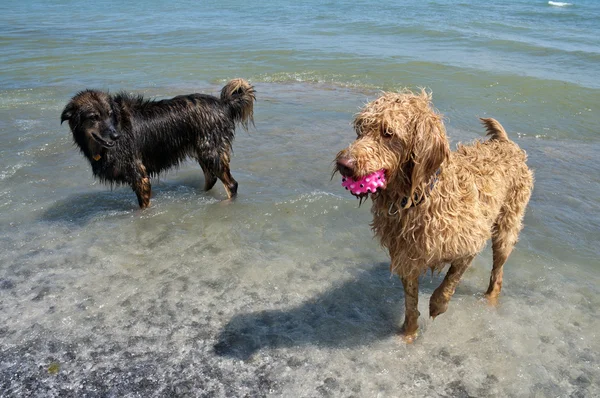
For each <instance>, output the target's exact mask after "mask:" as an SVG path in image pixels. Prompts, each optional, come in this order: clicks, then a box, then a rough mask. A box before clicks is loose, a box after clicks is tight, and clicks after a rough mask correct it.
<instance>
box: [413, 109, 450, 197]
mask: <svg viewBox="0 0 600 398" xmlns="http://www.w3.org/2000/svg"><path fill="white" fill-rule="evenodd" d="M415 133H416V134H415V135H414V137H413V143H412V151H411V163H412V171H411V172H410V185H411V187H410V196H409V197H410V198H413V200H420V199H421V197H422V196H423V195H424V194H425V193H426V192H427V187H428V185H429V184H431V179H432V177H433V175H434V174H435V173H436V172H437V170H438V169H439V167H440V166H441V165H442V163H443V162H444V161H445V160H447V159H448V157H449V156H450V146H449V144H448V139H447V138H446V132H445V128H444V125H443V123H442V117H441V116H440V115H437V114H430V115H427V116H426V117H424V118H423V120H420V121H418V122H417V124H416V126H415ZM415 198H416V199H415Z"/></svg>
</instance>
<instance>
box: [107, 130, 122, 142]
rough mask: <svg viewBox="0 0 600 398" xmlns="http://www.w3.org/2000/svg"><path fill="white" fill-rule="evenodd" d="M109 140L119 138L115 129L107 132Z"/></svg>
mask: <svg viewBox="0 0 600 398" xmlns="http://www.w3.org/2000/svg"><path fill="white" fill-rule="evenodd" d="M109 137H110V139H111V140H113V141H116V140H118V139H119V138H121V134H119V133H117V132H116V131H115V130H113V131H111V132H110V134H109Z"/></svg>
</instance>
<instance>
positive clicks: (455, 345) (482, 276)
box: [0, 0, 600, 397]
mask: <svg viewBox="0 0 600 398" xmlns="http://www.w3.org/2000/svg"><path fill="white" fill-rule="evenodd" d="M598 21H600V3H598V2H596V1H592V0H587V1H575V2H573V3H572V4H571V5H566V6H560V7H559V6H552V5H550V4H549V3H548V2H545V1H534V2H530V1H517V0H511V1H504V2H494V3H488V2H485V3H483V2H475V1H462V2H450V1H422V2H416V1H415V2H382V1H378V2H375V1H352V2H349V1H348V2H344V1H342V2H317V1H309V2H303V3H301V4H300V3H298V4H288V3H287V2H283V1H263V2H261V3H260V4H248V3H246V2H240V1H233V0H232V1H222V2H218V3H214V4H213V3H209V2H192V1H171V2H158V1H146V2H144V3H143V4H142V3H138V4H136V3H132V2H126V3H123V2H111V1H98V2H84V3H82V2H74V1H61V2H54V3H51V4H49V3H48V2H41V1H28V0H23V1H13V0H5V1H3V2H2V3H1V4H0V46H1V48H2V56H1V58H0V137H1V138H2V141H1V144H0V358H1V359H0V395H1V396H36V395H37V396H70V395H71V396H82V395H85V394H87V395H88V396H126V395H128V396H169V394H170V395H174V396H204V395H206V396H228V397H229V396H244V395H249V396H266V395H272V396H311V397H312V396H378V395H379V396H440V395H446V396H569V395H573V396H597V395H599V394H600V354H599V352H600V344H599V341H600V338H599V336H598V330H600V323H599V321H598V319H597V308H598V306H599V305H600V299H599V297H600V296H599V293H600V289H599V288H598V286H599V282H600V261H599V257H600V248H599V246H598V241H599V240H600V216H599V214H600V199H599V198H600V184H599V183H600V177H599V175H600V173H599V167H598V165H597V158H598V155H597V154H598V153H599V151H600V135H599V134H600V116H599V113H598V110H599V108H600V83H599V82H600V66H599V65H600V62H599V61H600V39H598V38H599V37H600V22H598ZM233 77H244V78H246V79H248V80H250V81H251V82H252V84H254V85H255V87H256V89H257V96H258V102H257V103H256V107H255V122H256V129H252V130H251V131H250V133H249V134H247V133H245V132H243V131H242V130H240V131H239V132H238V136H237V138H236V141H235V143H234V157H233V160H232V174H233V175H234V177H235V178H236V179H237V180H238V182H239V183H240V189H239V198H238V199H237V200H236V201H235V202H233V203H230V202H227V201H224V199H225V198H226V195H225V191H224V189H223V187H222V186H220V185H217V186H216V187H215V188H214V189H213V191H211V192H209V193H205V192H203V191H202V185H203V178H202V174H201V172H200V170H199V169H198V167H197V166H196V165H195V164H193V162H190V163H189V164H185V165H184V166H183V167H181V168H180V169H179V170H173V171H171V172H169V173H167V174H166V175H164V176H162V177H161V179H160V181H154V183H153V191H154V196H153V199H152V206H151V207H150V208H149V209H148V210H146V211H143V212H141V211H139V210H137V208H136V201H135V196H134V195H133V193H132V192H131V190H130V189H129V188H127V187H123V188H117V189H114V190H110V189H109V188H108V187H105V186H102V185H100V184H98V183H96V182H94V181H93V179H92V174H91V170H90V168H89V165H88V164H87V163H86V161H85V160H84V159H82V157H81V155H80V154H79V153H78V151H77V150H76V148H74V147H73V145H72V140H71V137H70V133H69V132H68V128H67V127H66V126H64V125H63V126H61V125H60V122H59V119H60V112H61V110H62V108H63V107H64V105H65V104H66V102H67V101H68V99H69V98H70V97H71V96H72V95H73V94H74V93H76V92H77V91H79V90H81V89H84V88H99V89H105V90H110V91H112V92H115V91H119V90H126V91H131V92H137V93H142V94H144V95H146V96H148V97H152V98H163V97H168V96H173V95H177V94H183V93H189V92H204V93H210V94H217V93H218V92H219V90H220V87H221V86H222V85H223V84H224V83H225V81H227V80H228V79H230V78H233ZM403 87H411V88H416V87H426V88H428V89H430V90H431V91H432V92H433V98H434V103H435V105H436V107H437V108H438V109H439V111H440V112H442V113H443V114H444V115H445V117H446V126H447V129H448V134H449V136H450V138H451V140H452V144H453V145H454V144H456V143H457V142H465V141H469V140H472V139H475V138H478V137H481V136H482V135H483V134H484V131H483V129H482V128H481V126H480V125H479V123H478V119H477V118H478V117H488V116H491V117H495V118H497V119H498V120H500V122H501V123H502V124H503V125H504V127H505V128H506V129H507V131H508V133H509V135H510V136H511V138H513V139H514V140H515V141H516V142H517V143H518V144H519V145H521V146H522V147H523V148H524V149H526V150H527V152H528V154H529V164H530V166H531V167H532V168H533V169H534V171H535V175H536V186H535V191H534V194H533V197H532V200H531V203H530V207H529V209H528V213H527V215H526V218H525V224H526V226H525V229H524V231H523V233H522V235H521V239H520V242H519V244H518V246H517V249H516V250H515V252H514V253H513V255H512V256H511V258H510V259H509V262H508V263H507V265H506V268H505V269H506V272H505V285H504V290H503V295H502V298H501V303H500V306H499V307H498V308H488V307H487V306H486V305H484V304H483V302H482V300H481V296H482V292H483V290H484V289H485V287H486V286H487V280H488V278H489V269H490V264H491V253H490V251H489V250H485V251H484V252H483V253H482V254H481V256H479V257H478V258H477V259H476V260H475V263H474V266H473V267H472V269H470V270H469V272H468V273H467V274H466V275H465V277H464V279H463V281H462V282H461V285H460V286H459V288H458V289H457V292H456V294H455V296H454V299H453V301H452V303H451V305H450V309H449V310H448V312H447V313H446V314H444V315H443V316H441V317H439V318H438V319H436V321H435V322H433V321H431V320H430V319H427V318H426V317H425V316H423V317H422V318H421V320H420V325H421V329H422V335H421V337H420V338H419V339H418V340H417V342H416V343H415V344H414V345H412V346H408V347H407V346H405V345H403V344H402V343H401V342H400V341H399V340H398V338H397V337H396V335H395V332H396V330H397V328H398V327H399V325H400V324H401V321H402V315H403V297H402V289H401V287H400V283H399V281H398V280H397V278H396V277H390V275H389V272H388V270H387V267H388V261H389V259H388V257H387V255H386V253H385V252H384V251H383V250H382V249H381V248H380V247H379V246H378V244H377V242H376V241H374V240H373V239H372V234H371V232H370V230H369V227H368V223H369V219H370V217H369V211H368V206H362V207H361V208H358V207H357V203H356V201H355V200H354V199H353V198H351V197H348V196H347V195H346V194H345V192H344V191H343V189H342V188H341V186H340V182H339V181H338V180H337V178H334V179H333V181H332V180H330V177H331V167H332V160H333V158H334V156H335V154H336V153H337V151H338V150H339V149H341V148H343V147H344V146H346V145H347V144H348V143H349V142H350V141H351V140H352V139H353V137H354V134H353V132H352V129H351V127H350V122H351V120H352V117H353V114H354V113H355V112H356V111H357V110H358V109H359V108H360V106H362V105H363V104H364V103H365V102H367V101H368V100H371V99H373V98H375V97H376V96H377V94H378V93H379V92H380V91H381V90H397V89H401V88H403ZM442 276H443V275H442ZM442 276H436V275H434V276H432V277H430V276H427V277H424V278H423V280H422V281H421V286H422V289H421V295H420V306H421V307H422V308H421V313H422V314H426V313H427V300H428V298H429V295H430V294H431V292H432V291H433V289H435V287H436V286H437V285H438V284H439V282H440V281H441V277H442Z"/></svg>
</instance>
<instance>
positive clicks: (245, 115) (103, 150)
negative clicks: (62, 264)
mask: <svg viewBox="0 0 600 398" xmlns="http://www.w3.org/2000/svg"><path fill="white" fill-rule="evenodd" d="M254 101H255V91H254V88H253V87H252V86H251V85H250V84H249V83H248V82H246V81H245V80H243V79H234V80H231V81H230V82H228V83H227V84H226V85H225V87H223V89H222V90H221V96H220V98H217V97H214V96H212V95H206V94H189V95H181V96H177V97H175V98H172V99H165V100H160V101H152V100H146V99H144V98H143V97H142V96H132V95H129V94H126V93H119V94H116V95H110V94H108V93H106V92H102V91H96V90H85V91H82V92H80V93H78V94H77V95H75V96H74V97H73V98H72V99H71V100H70V101H69V103H68V104H67V105H66V107H65V109H64V110H63V112H62V115H61V123H62V122H64V121H66V120H68V122H69V127H70V128H71V132H72V133H73V139H74V141H75V143H76V144H77V146H78V147H79V149H80V150H81V152H82V153H83V155H84V156H85V157H86V158H87V159H88V161H89V162H90V164H91V166H92V171H93V173H94V176H95V177H97V178H98V179H99V180H100V181H102V182H106V183H109V184H129V185H130V186H131V188H132V189H133V191H134V192H135V193H136V195H137V198H138V203H139V205H140V207H141V208H145V207H148V206H149V204H150V196H151V194H152V187H151V184H150V178H151V177H153V176H157V175H159V174H160V173H161V172H163V171H166V170H168V169H170V168H172V167H177V166H178V165H179V164H180V163H181V162H183V161H184V160H185V159H187V158H188V157H191V158H194V159H196V160H197V161H198V163H199V164H200V166H201V167H202V170H203V171H204V177H205V185H204V188H205V189H206V190H209V189H211V188H212V187H213V186H214V184H215V183H216V181H217V179H219V180H221V181H222V182H223V184H224V185H225V189H226V191H227V195H228V196H229V197H230V198H231V197H232V196H235V195H236V193H237V186H238V184H237V182H236V181H235V179H234V178H233V177H232V176H231V173H230V169H229V161H230V154H231V149H232V148H231V146H232V143H233V139H234V133H235V126H236V123H240V124H241V125H242V127H244V129H247V128H248V122H252V121H253V119H252V116H253V104H254Z"/></svg>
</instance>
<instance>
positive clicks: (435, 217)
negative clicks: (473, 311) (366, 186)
mask: <svg viewBox="0 0 600 398" xmlns="http://www.w3.org/2000/svg"><path fill="white" fill-rule="evenodd" d="M481 120H482V122H483V124H484V126H485V128H486V130H487V135H488V136H489V139H488V140H486V141H475V142H474V143H472V144H471V145H459V146H458V148H457V150H456V151H455V152H452V151H450V147H449V144H448V139H447V137H446V132H445V128H444V125H443V122H442V116H441V115H440V114H438V113H437V112H436V111H435V110H434V109H433V108H432V105H431V95H430V94H429V93H427V92H425V91H423V90H422V91H421V92H419V93H413V92H410V91H408V90H406V91H403V92H400V93H384V94H383V95H382V96H381V97H379V98H378V99H376V100H375V101H373V102H371V103H369V104H367V105H366V106H365V107H364V109H362V111H361V112H360V113H358V115H357V116H356V118H355V120H354V127H355V130H356V133H357V135H358V137H357V139H356V140H355V141H354V142H353V143H352V144H351V145H350V146H349V147H348V148H346V149H344V150H342V151H341V152H340V153H339V154H338V155H337V158H336V165H337V166H336V170H334V172H335V171H339V172H340V173H341V174H343V175H345V176H350V177H354V178H359V177H363V176H365V175H367V174H369V173H372V172H374V171H377V170H380V169H385V173H386V180H387V186H386V187H385V189H382V190H379V191H378V192H377V193H374V194H372V195H371V197H372V200H373V206H372V210H371V211H372V213H373V222H372V224H371V226H372V228H373V231H374V232H375V235H376V236H377V237H378V238H379V240H380V241H381V244H382V245H383V246H384V247H385V248H387V249H388V251H389V253H390V256H391V269H392V271H393V272H396V273H397V274H398V275H399V276H400V279H401V280H402V283H403V286H404V291H405V306H406V312H405V320H404V325H403V334H404V337H405V339H406V340H407V341H412V340H413V339H414V337H415V336H416V333H417V329H418V323H417V319H418V317H419V311H418V309H417V306H418V284H419V280H418V277H419V275H420V274H422V273H424V272H425V271H427V270H432V271H434V270H437V271H441V270H442V268H443V267H444V266H445V265H446V264H450V268H449V269H448V272H447V274H446V276H445V279H444V280H443V282H442V283H441V285H440V286H439V287H438V288H437V289H436V290H435V291H434V293H433V295H432V296H431V299H430V302H429V314H430V316H432V317H434V318H435V317H436V316H437V315H440V314H442V313H443V312H445V311H446V309H447V308H448V303H449V301H450V298H451V297H452V295H453V294H454V290H455V288H456V286H457V285H458V282H459V281H460V278H461V276H462V274H463V273H464V272H465V270H466V269H467V268H468V267H469V265H470V264H471V262H472V260H473V258H474V257H475V256H476V255H477V254H478V253H479V252H480V251H481V250H482V249H483V248H484V246H485V244H486V242H487V241H488V240H489V239H491V240H492V250H493V269H492V275H491V278H490V284H489V287H488V290H487V292H486V296H487V297H488V299H490V301H492V302H493V301H494V300H495V299H496V297H497V296H498V294H499V293H500V290H501V288H502V268H503V265H504V263H505V261H506V259H507V257H508V256H509V254H510V253H511V251H512V249H513V247H514V245H515V243H516V242H517V238H518V235H519V232H520V230H521V228H522V219H523V216H524V213H525V208H526V206H527V203H528V201H529V197H530V195H531V191H532V189H533V174H532V172H531V171H530V170H529V168H528V167H527V165H526V163H525V162H526V158H527V157H526V154H525V152H524V151H523V150H521V149H520V148H519V147H518V146H517V144H515V143H514V142H512V141H511V140H510V139H509V138H508V136H507V134H506V132H505V130H504V128H503V127H502V126H501V125H500V123H498V122H497V121H496V120H494V119H491V118H490V119H481Z"/></svg>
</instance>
